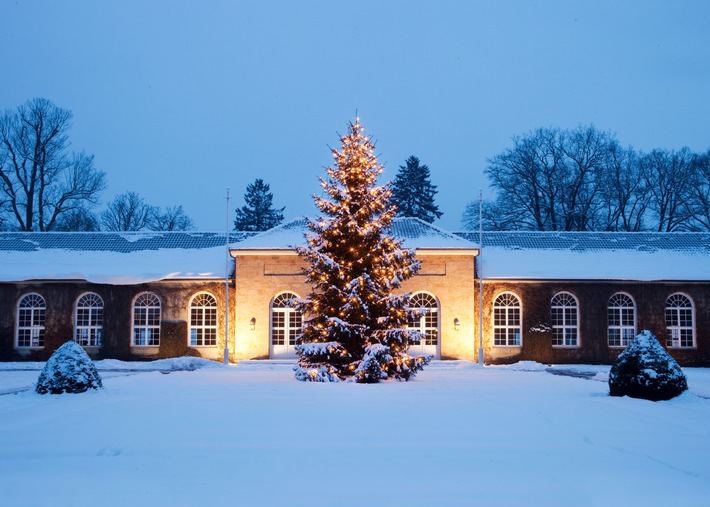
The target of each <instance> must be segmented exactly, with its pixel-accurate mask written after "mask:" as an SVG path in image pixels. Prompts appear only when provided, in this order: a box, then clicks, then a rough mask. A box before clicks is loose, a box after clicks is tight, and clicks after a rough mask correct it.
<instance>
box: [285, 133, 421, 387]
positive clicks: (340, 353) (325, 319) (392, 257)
mask: <svg viewBox="0 0 710 507" xmlns="http://www.w3.org/2000/svg"><path fill="white" fill-rule="evenodd" d="M340 141H341V148H340V149H339V150H338V149H334V150H332V151H333V158H334V160H335V165H334V167H329V168H327V169H326V175H327V180H324V179H321V180H320V185H321V188H322V189H323V192H324V193H325V194H326V196H327V197H317V196H314V197H313V200H314V202H315V203H316V206H317V207H318V209H319V210H320V212H321V213H322V214H323V215H324V217H319V218H318V219H316V220H309V221H308V228H309V229H310V233H308V234H307V235H306V239H307V246H305V247H300V248H298V249H297V252H298V254H299V255H300V256H301V257H303V258H304V259H305V260H306V262H307V263H308V265H309V268H308V270H307V274H306V280H307V281H308V282H309V283H311V284H312V287H313V289H312V292H311V293H310V294H309V295H308V297H307V298H305V299H304V300H302V301H301V302H300V303H299V309H300V310H301V311H302V312H303V313H304V314H305V315H306V316H307V319H306V321H305V324H304V327H303V329H302V332H301V334H300V336H299V337H298V341H297V345H296V352H297V354H298V367H297V369H296V377H297V378H298V379H299V380H307V381H340V380H350V381H355V382H363V383H373V382H379V381H380V380H383V379H398V380H408V379H410V378H411V377H412V376H413V375H415V374H416V373H417V372H418V371H420V370H421V369H422V368H423V367H424V365H426V364H427V363H428V362H429V359H430V358H428V357H413V356H409V355H408V354H407V349H408V348H409V345H410V344H412V343H416V342H418V341H419V340H420V339H421V334H420V333H419V332H418V331H415V330H410V329H407V319H408V314H409V312H408V311H407V296H406V295H404V294H395V293H394V291H395V290H397V289H398V288H399V287H400V286H401V283H402V282H403V281H404V280H406V279H408V278H410V277H411V276H413V275H414V274H416V273H417V272H418V271H419V268H420V264H419V261H418V260H417V259H416V258H415V257H414V251H412V250H404V249H402V248H401V242H399V241H397V240H395V239H394V238H392V237H391V236H390V233H389V231H390V227H391V224H392V219H393V217H394V216H395V213H396V211H397V210H396V207H395V206H394V205H393V204H392V203H391V202H390V199H391V195H392V192H391V190H390V188H389V186H388V185H384V186H376V182H377V178H378V177H379V176H380V174H381V173H382V170H383V167H382V166H381V165H380V164H379V163H378V162H377V158H376V157H375V155H374V144H373V143H372V142H371V141H370V139H369V138H368V137H366V136H365V135H364V129H363V127H362V126H361V125H360V121H359V119H356V120H355V123H354V124H353V123H350V124H349V125H348V134H347V135H344V136H342V137H341V139H340Z"/></svg>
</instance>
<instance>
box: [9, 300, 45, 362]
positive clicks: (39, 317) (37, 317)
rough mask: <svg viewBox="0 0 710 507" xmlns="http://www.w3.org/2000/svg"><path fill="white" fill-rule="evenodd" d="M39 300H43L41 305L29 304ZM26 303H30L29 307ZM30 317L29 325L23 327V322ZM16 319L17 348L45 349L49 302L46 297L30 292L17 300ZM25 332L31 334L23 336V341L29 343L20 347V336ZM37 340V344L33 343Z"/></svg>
mask: <svg viewBox="0 0 710 507" xmlns="http://www.w3.org/2000/svg"><path fill="white" fill-rule="evenodd" d="M30 300H31V301H30ZM38 300H41V302H42V304H41V305H30V304H29V303H31V302H33V301H38ZM25 301H27V302H28V305H27V306H23V303H24V302H25ZM27 313H29V315H26V314H27ZM28 316H29V325H22V323H23V322H26V321H27V317H28ZM15 317H16V320H15V348H18V349H27V350H30V349H42V348H44V341H45V340H44V338H45V333H46V320H47V300H46V299H44V296H42V295H41V294H39V293H37V292H28V293H27V294H23V295H22V296H20V298H19V299H18V300H17V308H16V311H15ZM23 331H27V332H28V333H29V334H28V335H27V337H24V336H23V339H22V341H23V342H27V343H26V344H22V345H20V334H21V332H23ZM22 334H24V333H22ZM35 338H36V340H37V343H36V344H34V343H33V342H34V341H35Z"/></svg>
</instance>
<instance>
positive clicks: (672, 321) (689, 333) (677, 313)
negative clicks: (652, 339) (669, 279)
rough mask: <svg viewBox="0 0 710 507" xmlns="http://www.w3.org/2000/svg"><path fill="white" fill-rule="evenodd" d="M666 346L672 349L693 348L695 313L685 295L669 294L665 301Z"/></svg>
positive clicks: (690, 301) (691, 303) (691, 302)
mask: <svg viewBox="0 0 710 507" xmlns="http://www.w3.org/2000/svg"><path fill="white" fill-rule="evenodd" d="M666 328H667V329H668V338H667V341H666V345H667V346H668V347H673V348H690V347H695V332H694V328H695V311H694V308H693V301H692V300H691V299H690V298H689V297H688V296H686V295H685V294H680V293H676V294H671V295H670V296H668V299H666Z"/></svg>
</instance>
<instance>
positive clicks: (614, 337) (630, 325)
mask: <svg viewBox="0 0 710 507" xmlns="http://www.w3.org/2000/svg"><path fill="white" fill-rule="evenodd" d="M607 325H608V328H607V329H608V335H607V336H608V343H609V346H610V347H626V346H627V345H628V344H629V343H631V340H633V339H634V336H636V306H635V305H634V300H633V299H631V297H630V296H629V295H628V294H624V293H622V292H618V293H616V294H614V295H613V296H611V297H610V298H609V306H608V307H607Z"/></svg>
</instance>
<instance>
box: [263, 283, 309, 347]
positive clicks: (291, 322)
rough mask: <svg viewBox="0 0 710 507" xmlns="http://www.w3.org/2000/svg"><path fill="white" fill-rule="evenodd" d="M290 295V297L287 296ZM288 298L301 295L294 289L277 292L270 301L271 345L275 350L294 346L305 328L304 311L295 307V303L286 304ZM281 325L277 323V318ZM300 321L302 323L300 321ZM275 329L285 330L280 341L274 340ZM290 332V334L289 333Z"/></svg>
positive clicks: (297, 297) (295, 297) (296, 297)
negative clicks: (293, 290)
mask: <svg viewBox="0 0 710 507" xmlns="http://www.w3.org/2000/svg"><path fill="white" fill-rule="evenodd" d="M286 295H289V296H290V297H289V298H286V297H285V296H286ZM287 299H300V296H299V295H298V294H296V293H295V292H292V291H289V290H287V291H283V292H279V293H278V294H276V295H275V296H274V297H273V298H272V299H271V302H270V303H269V347H270V348H271V350H272V352H273V348H274V347H275V346H276V347H287V348H289V347H294V346H295V345H296V338H297V337H298V335H299V334H300V333H301V330H302V329H303V313H302V312H299V311H298V310H296V309H295V308H294V305H292V304H291V305H289V304H286V303H285V301H286V300H287ZM277 315H279V317H278V319H279V322H278V324H279V325H276V318H277ZM299 322H300V325H298V323H299ZM275 331H283V336H280V338H279V340H278V342H279V343H276V342H275V341H274V333H275ZM287 332H288V336H287V334H286V333H287Z"/></svg>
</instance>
